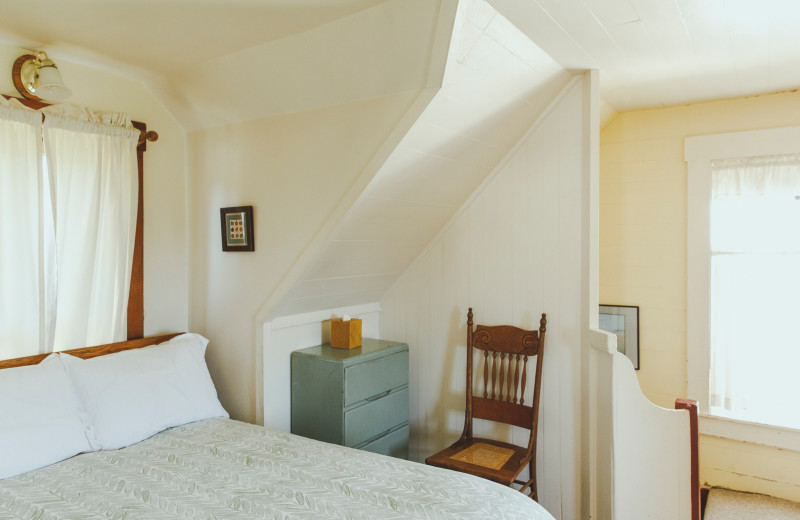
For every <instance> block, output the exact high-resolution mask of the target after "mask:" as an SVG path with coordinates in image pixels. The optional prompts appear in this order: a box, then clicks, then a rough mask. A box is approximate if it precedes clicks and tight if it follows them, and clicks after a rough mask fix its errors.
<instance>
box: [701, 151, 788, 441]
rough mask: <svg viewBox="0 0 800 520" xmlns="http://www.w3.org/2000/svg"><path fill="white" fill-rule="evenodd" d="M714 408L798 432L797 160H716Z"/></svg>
mask: <svg viewBox="0 0 800 520" xmlns="http://www.w3.org/2000/svg"><path fill="white" fill-rule="evenodd" d="M711 182H712V194H711V221H710V239H711V273H712V274H711V288H712V289H711V373H710V390H711V392H710V394H711V395H710V406H711V408H712V413H714V414H717V415H723V416H729V417H733V418H737V419H742V420H748V421H752V422H762V423H767V424H776V425H780V426H787V427H793V428H800V412H795V411H793V410H792V409H787V407H786V405H785V399H786V398H787V397H793V396H795V395H798V393H800V378H798V377H797V367H798V366H800V336H798V334H797V323H798V318H800V200H798V199H796V197H798V196H800V157H799V156H781V157H758V158H750V159H737V160H726V161H717V162H714V163H712V178H711Z"/></svg>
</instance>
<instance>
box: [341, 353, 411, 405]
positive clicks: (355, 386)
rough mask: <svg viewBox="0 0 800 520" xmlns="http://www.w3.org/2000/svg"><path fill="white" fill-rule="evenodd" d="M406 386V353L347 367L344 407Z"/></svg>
mask: <svg viewBox="0 0 800 520" xmlns="http://www.w3.org/2000/svg"><path fill="white" fill-rule="evenodd" d="M407 384H408V351H405V352H398V353H397V354H392V355H391V356H384V357H382V358H379V359H374V360H372V361H367V362H366V363H359V364H358V365H353V366H349V367H347V368H346V369H345V388H344V405H345V406H350V405H353V404H356V403H357V402H359V401H363V400H364V399H367V398H370V397H374V396H375V395H378V394H380V393H382V392H385V391H386V390H390V389H392V388H396V387H398V386H403V385H407Z"/></svg>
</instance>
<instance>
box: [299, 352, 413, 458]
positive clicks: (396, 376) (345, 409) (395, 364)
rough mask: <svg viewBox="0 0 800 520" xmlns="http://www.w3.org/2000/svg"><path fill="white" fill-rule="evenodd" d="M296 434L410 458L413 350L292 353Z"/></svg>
mask: <svg viewBox="0 0 800 520" xmlns="http://www.w3.org/2000/svg"><path fill="white" fill-rule="evenodd" d="M291 360H292V433H296V434H298V435H302V436H304V437H310V438H312V439H317V440H321V441H325V442H331V443H334V444H341V445H343V446H349V447H351V448H358V449H363V450H367V451H372V452H375V453H382V454H384V455H391V456H393V457H400V458H408V345H406V344H405V343H397V342H394V341H383V340H376V339H370V338H364V339H363V344H362V346H361V347H359V348H355V349H352V350H343V349H336V348H332V347H330V346H329V345H320V346H317V347H311V348H307V349H304V350H297V351H295V352H293V353H292V357H291Z"/></svg>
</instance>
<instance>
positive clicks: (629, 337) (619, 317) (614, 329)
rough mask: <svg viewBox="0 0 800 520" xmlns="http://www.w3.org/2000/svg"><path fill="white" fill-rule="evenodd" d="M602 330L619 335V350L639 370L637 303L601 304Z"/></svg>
mask: <svg viewBox="0 0 800 520" xmlns="http://www.w3.org/2000/svg"><path fill="white" fill-rule="evenodd" d="M599 325H600V330H604V331H606V332H611V333H612V334H615V335H616V336H617V350H618V351H619V352H620V353H622V354H625V355H626V356H627V357H628V359H630V360H631V363H633V368H634V369H636V370H639V307H638V306H635V305H600V319H599Z"/></svg>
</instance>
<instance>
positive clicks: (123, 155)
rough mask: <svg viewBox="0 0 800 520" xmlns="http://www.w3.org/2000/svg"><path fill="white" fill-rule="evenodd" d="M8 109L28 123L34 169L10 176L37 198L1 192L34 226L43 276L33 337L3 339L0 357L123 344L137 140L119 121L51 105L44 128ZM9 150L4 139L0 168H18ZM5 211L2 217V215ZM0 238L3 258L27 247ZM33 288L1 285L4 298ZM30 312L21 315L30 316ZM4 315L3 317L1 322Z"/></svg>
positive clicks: (14, 151)
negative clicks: (22, 207)
mask: <svg viewBox="0 0 800 520" xmlns="http://www.w3.org/2000/svg"><path fill="white" fill-rule="evenodd" d="M12 108H14V109H15V110H16V112H14V113H15V114H16V113H25V114H31V113H32V114H33V115H32V116H31V123H30V124H29V126H30V127H31V129H32V130H31V132H29V133H32V135H33V137H31V136H30V135H27V136H26V140H27V141H30V143H28V147H32V149H33V151H32V152H30V153H28V154H27V155H26V156H25V157H26V158H25V161H27V162H31V161H32V164H33V166H30V167H29V168H28V170H26V171H25V172H24V173H23V172H21V170H19V169H16V170H15V172H14V176H15V177H16V176H20V177H22V176H24V177H26V179H27V180H26V182H27V183H29V184H31V185H33V184H36V186H37V190H38V191H37V199H36V200H33V198H32V197H31V196H29V195H26V201H27V202H25V203H23V202H21V197H20V195H21V194H22V191H21V190H20V189H15V190H13V191H12V190H8V191H7V190H6V189H5V185H3V186H2V188H0V189H2V191H3V193H8V197H10V198H13V199H15V200H17V201H18V202H17V204H30V208H34V209H33V210H31V211H33V212H34V213H36V215H37V218H38V221H37V226H38V233H37V234H36V240H37V242H36V243H37V244H39V247H38V248H36V249H37V250H38V251H39V255H38V256H37V257H36V258H32V257H31V256H30V255H28V257H27V258H28V259H30V261H31V263H30V265H31V266H34V268H35V269H37V270H38V272H39V276H38V281H37V285H36V288H37V291H36V293H37V294H38V295H39V300H38V302H37V303H38V305H37V307H38V312H36V313H35V314H34V315H35V317H36V320H37V322H38V323H39V325H40V326H39V328H38V334H35V335H34V334H33V333H32V332H31V331H30V330H29V328H28V327H27V326H26V327H25V329H26V330H28V332H26V333H23V334H22V336H16V337H14V338H13V341H11V338H9V341H7V340H6V339H5V334H4V333H3V332H0V334H3V336H2V337H3V341H2V344H0V354H2V357H15V356H16V355H23V354H20V351H21V350H24V351H25V354H33V353H37V352H50V351H53V350H60V349H63V348H69V347H75V346H83V345H92V344H100V343H108V342H113V341H121V340H123V339H125V337H126V329H127V302H128V290H129V286H130V273H131V262H132V258H133V241H134V235H135V228H136V210H137V192H138V174H137V157H136V144H137V141H138V137H139V132H138V131H137V130H136V129H134V128H133V127H132V126H131V124H130V118H129V117H128V116H127V115H125V114H117V113H99V112H92V111H90V110H88V109H86V108H80V107H74V106H71V105H57V106H52V107H48V108H46V109H43V110H42V113H44V114H45V120H44V124H42V115H41V113H38V112H32V111H27V110H23V109H20V108H15V107H13V106H9V107H8V109H9V110H11V109H12ZM0 118H2V121H0V125H9V124H10V123H9V121H8V118H7V117H5V116H4V115H2V114H0ZM33 119H35V122H33ZM9 142H10V141H9ZM5 144H6V140H5V139H4V140H3V148H2V150H3V151H2V152H1V153H0V156H2V157H0V160H3V161H16V162H19V161H22V160H23V159H20V158H17V156H18V155H20V151H21V150H22V149H23V148H21V147H19V146H13V145H9V146H5ZM42 150H43V152H44V153H42ZM27 162H26V164H27ZM3 171H5V170H3ZM3 177H4V179H5V177H6V175H5V174H4V175H3ZM10 177H11V176H10V175H9V178H10ZM31 179H33V180H31ZM3 182H5V180H3ZM16 197H20V198H19V199H16ZM4 200H5V199H4ZM4 206H5V204H4ZM2 211H3V214H4V215H5V211H6V210H5V208H4V209H3V210H2ZM3 220H4V221H5V220H6V219H3ZM3 229H4V234H3V236H2V237H0V240H1V241H2V242H0V250H3V251H5V250H7V249H9V248H11V247H9V245H10V244H14V243H20V244H22V243H24V244H25V246H24V247H32V246H30V244H31V243H32V241H31V238H30V237H28V238H27V239H25V238H24V237H23V236H22V235H21V232H17V234H15V235H13V236H12V235H10V234H9V235H8V236H6V234H5V228H3ZM23 239H24V240H25V242H20V240H23ZM0 254H2V253H0ZM1 258H2V263H0V277H3V278H2V280H3V281H5V280H6V277H12V276H14V275H13V274H11V272H12V270H13V267H14V265H15V264H12V263H11V262H9V263H6V261H5V256H3V257H1ZM30 284H31V282H30V281H29V280H28V279H27V277H26V278H25V279H23V277H22V276H18V277H17V281H15V282H14V284H13V285H11V286H8V285H5V284H3V285H2V294H3V297H4V298H5V297H6V294H7V293H9V292H18V290H19V289H21V288H22V287H23V286H25V287H26V290H30V287H29V285H30ZM7 287H13V289H12V290H11V291H9V290H7ZM29 307H31V308H32V306H29ZM20 312H21V311H20ZM29 312H30V311H29V310H26V311H25V313H26V316H27V315H28V313H29ZM6 316H9V315H8V314H6V313H5V309H3V313H2V315H0V319H2V320H5V319H6ZM32 319H33V318H29V317H26V320H28V321H31V320H32ZM3 330H5V327H4V328H3ZM12 345H13V346H12Z"/></svg>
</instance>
